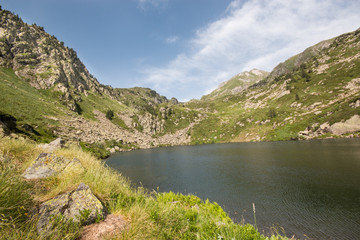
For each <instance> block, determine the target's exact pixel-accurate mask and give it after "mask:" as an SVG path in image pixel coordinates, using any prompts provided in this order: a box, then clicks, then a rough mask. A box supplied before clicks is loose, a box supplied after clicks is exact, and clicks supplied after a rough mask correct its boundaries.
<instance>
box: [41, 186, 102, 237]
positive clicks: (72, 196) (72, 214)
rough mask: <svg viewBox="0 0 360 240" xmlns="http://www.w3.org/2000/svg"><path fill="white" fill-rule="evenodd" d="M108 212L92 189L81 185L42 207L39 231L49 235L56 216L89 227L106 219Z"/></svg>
mask: <svg viewBox="0 0 360 240" xmlns="http://www.w3.org/2000/svg"><path fill="white" fill-rule="evenodd" d="M106 214H107V210H106V208H105V207H104V206H103V205H102V203H101V202H100V200H99V199H98V198H97V197H96V196H95V195H94V194H93V193H92V192H91V190H90V188H89V187H88V186H87V185H85V184H84V183H81V184H80V185H79V186H78V187H77V189H76V190H74V191H71V192H67V193H64V194H61V195H58V196H56V197H55V198H53V199H51V200H49V201H47V202H45V203H43V204H42V205H41V206H40V211H39V221H38V224H37V231H38V233H39V234H40V235H47V233H48V232H49V231H51V228H52V224H53V223H52V221H53V219H54V217H56V216H59V215H61V216H63V217H64V218H65V219H66V220H72V221H74V222H79V223H81V224H83V225H88V224H91V223H94V222H96V221H97V220H101V219H104V218H105V217H106Z"/></svg>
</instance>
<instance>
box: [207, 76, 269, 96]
mask: <svg viewBox="0 0 360 240" xmlns="http://www.w3.org/2000/svg"><path fill="white" fill-rule="evenodd" d="M268 75H269V73H268V72H266V71H262V70H258V69H252V70H251V71H245V72H242V73H239V74H237V75H236V76H234V77H233V78H231V79H230V80H228V81H226V82H223V83H221V84H220V85H219V86H218V87H217V88H216V89H215V90H214V91H212V92H211V93H210V94H208V95H205V96H203V97H202V98H201V100H204V101H205V100H214V99H216V98H219V97H223V96H225V95H235V94H238V93H240V92H241V91H243V90H245V89H246V88H248V87H249V86H251V85H253V84H255V83H257V82H259V81H261V80H263V79H264V78H265V77H267V76H268Z"/></svg>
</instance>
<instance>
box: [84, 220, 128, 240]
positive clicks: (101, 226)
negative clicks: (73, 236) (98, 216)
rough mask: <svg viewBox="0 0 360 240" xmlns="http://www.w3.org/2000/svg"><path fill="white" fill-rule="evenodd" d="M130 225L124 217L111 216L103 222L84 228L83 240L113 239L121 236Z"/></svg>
mask: <svg viewBox="0 0 360 240" xmlns="http://www.w3.org/2000/svg"><path fill="white" fill-rule="evenodd" d="M128 225H129V224H128V222H127V221H126V220H125V219H124V218H123V217H122V216H120V215H114V214H110V215H108V216H107V217H106V219H105V220H104V221H103V222H100V223H95V224H91V225H89V226H86V227H84V230H83V233H82V236H81V240H100V239H104V238H112V237H115V236H118V235H120V234H121V232H123V231H124V230H125V229H126V228H127V227H128Z"/></svg>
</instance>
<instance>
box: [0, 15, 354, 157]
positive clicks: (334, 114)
mask: <svg viewBox="0 0 360 240" xmlns="http://www.w3.org/2000/svg"><path fill="white" fill-rule="evenodd" d="M359 33H360V30H359V29H358V30H356V31H354V32H351V33H345V34H342V35H340V36H338V37H335V38H333V39H330V40H325V41H322V42H320V43H318V44H316V45H314V46H312V47H309V48H307V49H306V50H305V51H303V52H302V53H299V54H297V55H295V56H293V57H291V58H289V59H288V60H286V61H285V62H283V63H280V64H279V65H277V66H276V67H275V68H274V69H273V70H272V71H271V72H270V73H267V72H265V71H261V70H251V71H248V72H243V73H239V74H237V75H236V76H234V77H233V78H232V79H229V80H228V81H226V82H224V83H223V84H222V85H220V86H219V87H218V88H217V89H216V90H214V91H213V92H212V93H210V94H209V95H206V96H203V97H202V98H201V99H200V100H193V101H190V102H186V103H179V102H178V101H177V100H176V99H175V98H172V99H170V100H168V99H167V98H166V97H164V96H161V95H159V94H158V93H156V91H154V90H151V89H147V88H141V87H135V88H130V89H120V88H112V87H111V86H105V85H102V84H100V83H99V82H98V80H97V79H96V78H94V77H93V76H92V75H91V74H90V73H89V72H88V70H87V69H86V67H85V66H84V64H83V63H82V62H81V60H80V59H79V58H78V57H77V54H76V52H75V51H74V50H73V49H70V48H67V47H65V46H64V44H63V43H61V42H59V41H58V40H57V39H56V38H55V37H54V36H50V35H49V34H47V33H46V32H45V31H44V29H43V28H41V27H39V26H36V25H35V24H33V25H31V26H30V25H28V24H26V23H24V22H23V21H22V20H21V18H20V17H18V16H17V15H14V14H12V13H10V12H9V11H6V10H2V11H1V19H0V66H1V68H0V80H1V81H0V85H1V90H0V91H1V94H0V99H1V105H0V115H1V116H4V117H2V118H1V121H3V122H2V125H9V126H10V125H11V126H13V125H14V123H11V121H12V122H14V120H11V121H10V120H6V119H15V120H16V121H17V127H15V128H14V127H10V129H12V131H13V132H16V134H17V135H19V134H20V135H22V134H25V135H27V136H29V137H31V138H34V139H36V140H39V141H49V140H51V139H53V138H55V137H62V138H65V139H66V140H69V141H80V142H81V144H82V145H83V146H84V148H88V149H94V148H96V149H98V150H99V151H100V150H101V149H105V150H106V152H110V151H111V152H114V151H122V150H128V149H135V148H149V147H156V146H164V145H166V146H167V145H180V144H201V143H216V142H231V141H270V140H271V141H272V140H290V139H311V138H328V137H347V136H359V132H358V131H355V130H354V131H352V132H349V133H344V134H340V135H337V134H334V133H333V132H331V126H332V125H334V124H336V123H341V122H342V123H343V124H345V123H346V121H347V120H349V119H351V118H352V117H353V116H355V115H360V110H359V105H360V103H359V104H358V102H359V101H360V93H359V92H360V91H359V83H358V80H357V79H359V78H360V55H359V54H358V53H359V50H360V34H359ZM108 113H109V115H108ZM6 116H11V117H12V118H11V117H6ZM4 119H5V120H4ZM354 119H357V118H354ZM4 121H5V124H4ZM355 122H356V121H355ZM326 123H327V124H326ZM324 124H325V125H324ZM355 125H356V124H355ZM359 125H360V123H359ZM321 126H322V127H321ZM5 127H6V126H5ZM5 127H3V128H4V129H5ZM319 129H320V130H319ZM354 129H357V128H354ZM3 132H7V133H8V131H5V130H4V131H3ZM36 133H37V134H36Z"/></svg>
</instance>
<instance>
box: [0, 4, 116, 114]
mask: <svg viewBox="0 0 360 240" xmlns="http://www.w3.org/2000/svg"><path fill="white" fill-rule="evenodd" d="M0 66H3V67H7V68H12V69H14V71H15V73H16V75H18V76H19V77H21V78H22V79H24V80H26V81H28V82H29V84H30V85H31V86H33V87H35V88H37V89H52V90H53V91H58V92H60V93H61V95H60V99H61V100H62V101H63V102H64V104H66V105H67V106H68V107H69V108H70V109H71V110H73V111H78V110H77V103H78V102H80V101H81V97H80V95H81V94H86V93H87V91H89V90H91V91H93V92H97V93H109V90H108V89H107V88H106V87H103V86H101V85H100V84H99V82H98V81H97V80H96V79H95V78H94V77H93V76H92V75H91V74H90V73H89V72H88V70H87V69H86V67H85V66H84V64H83V63H82V62H81V61H80V60H79V58H78V57H77V54H76V52H75V51H74V50H73V49H71V48H68V47H65V46H64V43H62V42H59V41H58V40H57V39H56V38H55V37H54V36H51V35H49V34H48V33H46V32H45V31H44V29H43V28H42V27H39V26H37V25H35V24H33V25H31V26H30V25H28V24H26V23H24V22H23V21H22V20H21V19H20V18H19V17H18V16H17V15H14V14H12V13H10V12H9V11H5V10H3V11H1V12H0Z"/></svg>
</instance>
